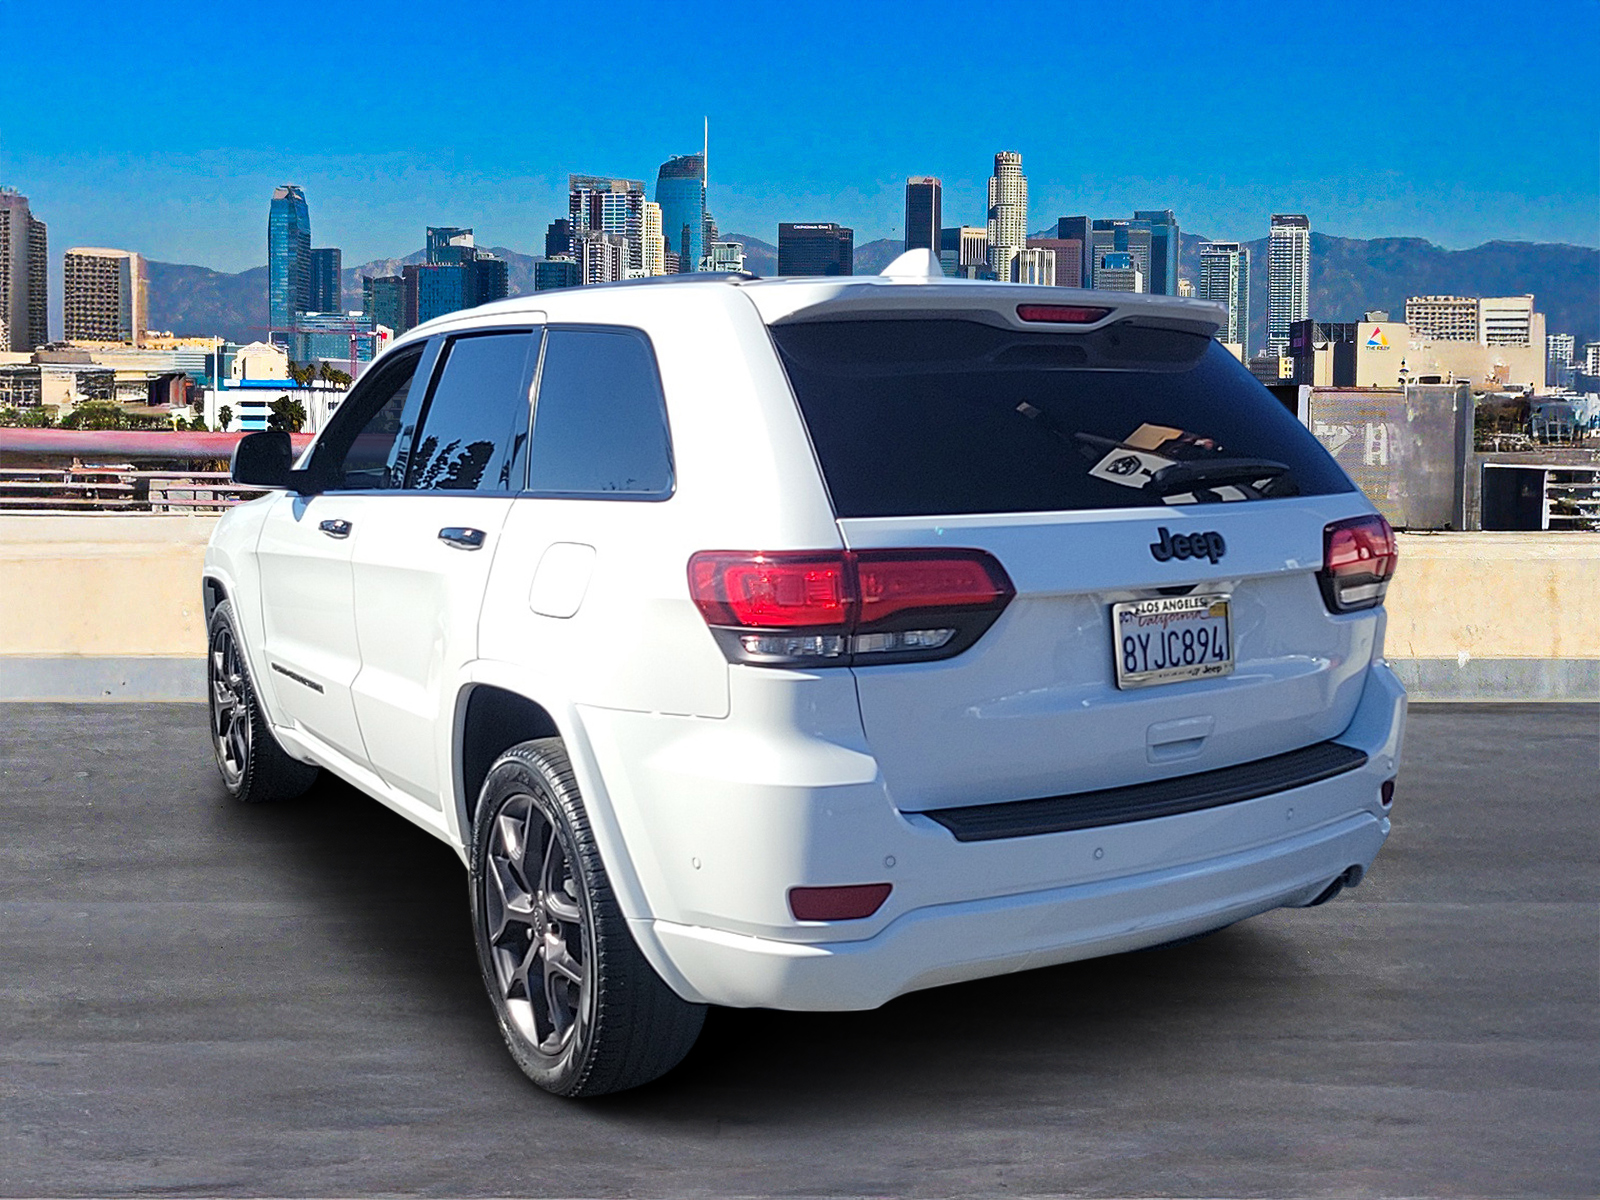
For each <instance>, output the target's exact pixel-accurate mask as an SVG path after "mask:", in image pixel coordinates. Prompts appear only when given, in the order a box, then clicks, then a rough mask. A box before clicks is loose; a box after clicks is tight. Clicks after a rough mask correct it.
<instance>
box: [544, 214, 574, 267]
mask: <svg viewBox="0 0 1600 1200" xmlns="http://www.w3.org/2000/svg"><path fill="white" fill-rule="evenodd" d="M544 256H545V257H546V258H570V257H571V256H572V222H571V221H569V220H567V218H566V217H557V218H556V219H555V220H554V221H551V222H550V224H549V225H547V226H546V227H545V231H544Z"/></svg>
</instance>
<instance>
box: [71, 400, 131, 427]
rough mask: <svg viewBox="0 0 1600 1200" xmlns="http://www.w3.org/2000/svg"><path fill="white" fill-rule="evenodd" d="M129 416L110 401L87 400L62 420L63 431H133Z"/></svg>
mask: <svg viewBox="0 0 1600 1200" xmlns="http://www.w3.org/2000/svg"><path fill="white" fill-rule="evenodd" d="M132 427H133V422H132V421H131V420H129V418H128V414H127V413H126V412H124V411H123V410H122V408H121V407H120V406H118V405H116V404H113V403H112V402H111V401H109V400H86V401H84V402H83V403H82V404H80V405H78V407H77V408H75V409H73V410H72V411H71V412H70V413H68V414H67V415H66V416H64V417H62V418H61V428H63V429H131V428H132Z"/></svg>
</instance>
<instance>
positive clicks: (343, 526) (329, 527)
mask: <svg viewBox="0 0 1600 1200" xmlns="http://www.w3.org/2000/svg"><path fill="white" fill-rule="evenodd" d="M317 528H318V529H320V530H322V532H323V533H325V534H327V535H328V536H329V537H331V538H347V537H349V536H350V522H349V521H324V522H322V523H321V524H320V525H318V526H317Z"/></svg>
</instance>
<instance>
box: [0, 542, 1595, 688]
mask: <svg viewBox="0 0 1600 1200" xmlns="http://www.w3.org/2000/svg"><path fill="white" fill-rule="evenodd" d="M214 522H215V518H214V517H210V516H204V517H184V516H136V515H126V516H61V517H6V516H0V699H12V700H17V699H39V700H42V699H51V700H57V699H59V700H87V699H97V700H101V699H111V698H122V699H130V700H134V699H138V700H148V699H196V700H197V699H200V698H202V697H203V695H204V678H205V675H204V654H205V614H204V611H203V608H202V604H201V599H200V587H199V579H200V567H201V563H202V561H203V558H204V554H205V543H206V539H207V538H208V537H209V536H210V533H211V527H212V525H213V524H214ZM1388 609H1389V637H1388V655H1389V658H1390V659H1391V661H1392V662H1393V663H1394V666H1395V669H1396V670H1397V671H1398V672H1399V673H1400V675H1401V677H1402V678H1403V679H1404V680H1405V681H1406V684H1407V686H1408V687H1409V688H1410V690H1411V693H1412V696H1413V698H1415V699H1418V700H1487V699H1506V700H1600V535H1595V534H1585V533H1439V534H1401V535H1400V570H1399V573H1398V575H1397V576H1396V578H1395V581H1394V584H1393V585H1392V586H1391V588H1390V591H1389V602H1388Z"/></svg>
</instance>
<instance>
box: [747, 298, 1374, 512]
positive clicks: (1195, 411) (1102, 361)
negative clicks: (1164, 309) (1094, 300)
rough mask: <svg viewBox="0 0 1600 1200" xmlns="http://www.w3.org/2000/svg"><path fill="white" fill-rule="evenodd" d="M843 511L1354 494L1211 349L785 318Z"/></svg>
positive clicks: (1146, 334) (1136, 336)
mask: <svg viewBox="0 0 1600 1200" xmlns="http://www.w3.org/2000/svg"><path fill="white" fill-rule="evenodd" d="M772 336H773V339H774V341H775V342H776V344H777V347H778V352H779V354H780V355H781V356H782V358H783V363H784V366H785V368H786V369H787V371H788V373H789V380H790V382H791V383H792V384H793V386H794V391H795V395H796V397H797V398H798V399H799V402H800V409H801V411H802V413H803V414H804V416H805V421H806V425H807V426H808V428H809V429H810V432H811V440H812V443H813V445H814V446H815V447H816V453H817V458H818V460H819V461H820V463H821V465H822V473H823V477H824V478H825V480H826V481H827V485H828V490H829V492H830V493H831V494H832V497H833V504H834V510H835V512H836V514H837V515H838V516H840V517H889V516H936V515H944V514H951V515H954V514H960V513H1002V512H1055V511H1063V510H1074V509H1095V508H1133V507H1142V506H1149V505H1161V504H1191V503H1211V502H1226V501H1235V500H1256V499H1263V498H1269V497H1275V496H1292V495H1324V494H1329V493H1334V492H1348V491H1351V490H1353V485H1352V484H1351V483H1350V481H1349V479H1348V478H1347V477H1346V476H1345V474H1344V472H1343V471H1341V470H1340V469H1339V467H1338V465H1337V464H1336V463H1335V462H1334V461H1333V459H1332V458H1330V457H1329V456H1328V454H1327V452H1326V451H1324V450H1323V448H1322V446H1321V445H1320V444H1319V443H1318V442H1317V440H1316V439H1315V438H1313V437H1312V436H1311V434H1310V433H1308V432H1307V431H1306V430H1305V429H1304V428H1302V427H1301V425H1300V424H1299V422H1297V421H1296V420H1295V419H1294V417H1293V416H1291V415H1290V414H1289V413H1288V411H1287V410H1285V409H1284V407H1283V406H1282V405H1281V404H1279V403H1278V401H1276V400H1275V399H1273V397H1272V395H1271V394H1270V393H1269V392H1268V391H1267V390H1266V389H1265V388H1264V387H1262V386H1261V385H1260V384H1259V383H1257V382H1256V380H1255V379H1254V377H1253V376H1251V374H1250V373H1249V372H1248V371H1246V370H1245V369H1244V367H1243V366H1241V365H1240V364H1239V362H1238V360H1237V359H1235V358H1234V357H1233V356H1232V355H1231V354H1229V353H1228V352H1227V350H1225V349H1223V347H1222V346H1221V344H1220V343H1218V342H1216V341H1215V340H1214V339H1212V338H1209V337H1204V336H1201V335H1199V334H1192V333H1180V332H1175V331H1171V330H1157V329H1142V328H1137V327H1132V326H1128V325H1116V326H1112V327H1110V328H1107V329H1103V330H1098V331H1096V332H1093V333H1075V334H1065V333H1033V332H1019V331H1016V330H1011V329H998V328H995V327H993V326H989V325H982V324H979V323H977V322H974V321H961V320H911V321H902V320H888V321H862V320H855V321H830V322H815V323H802V324H794V325H778V326H774V327H773V329H772Z"/></svg>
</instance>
